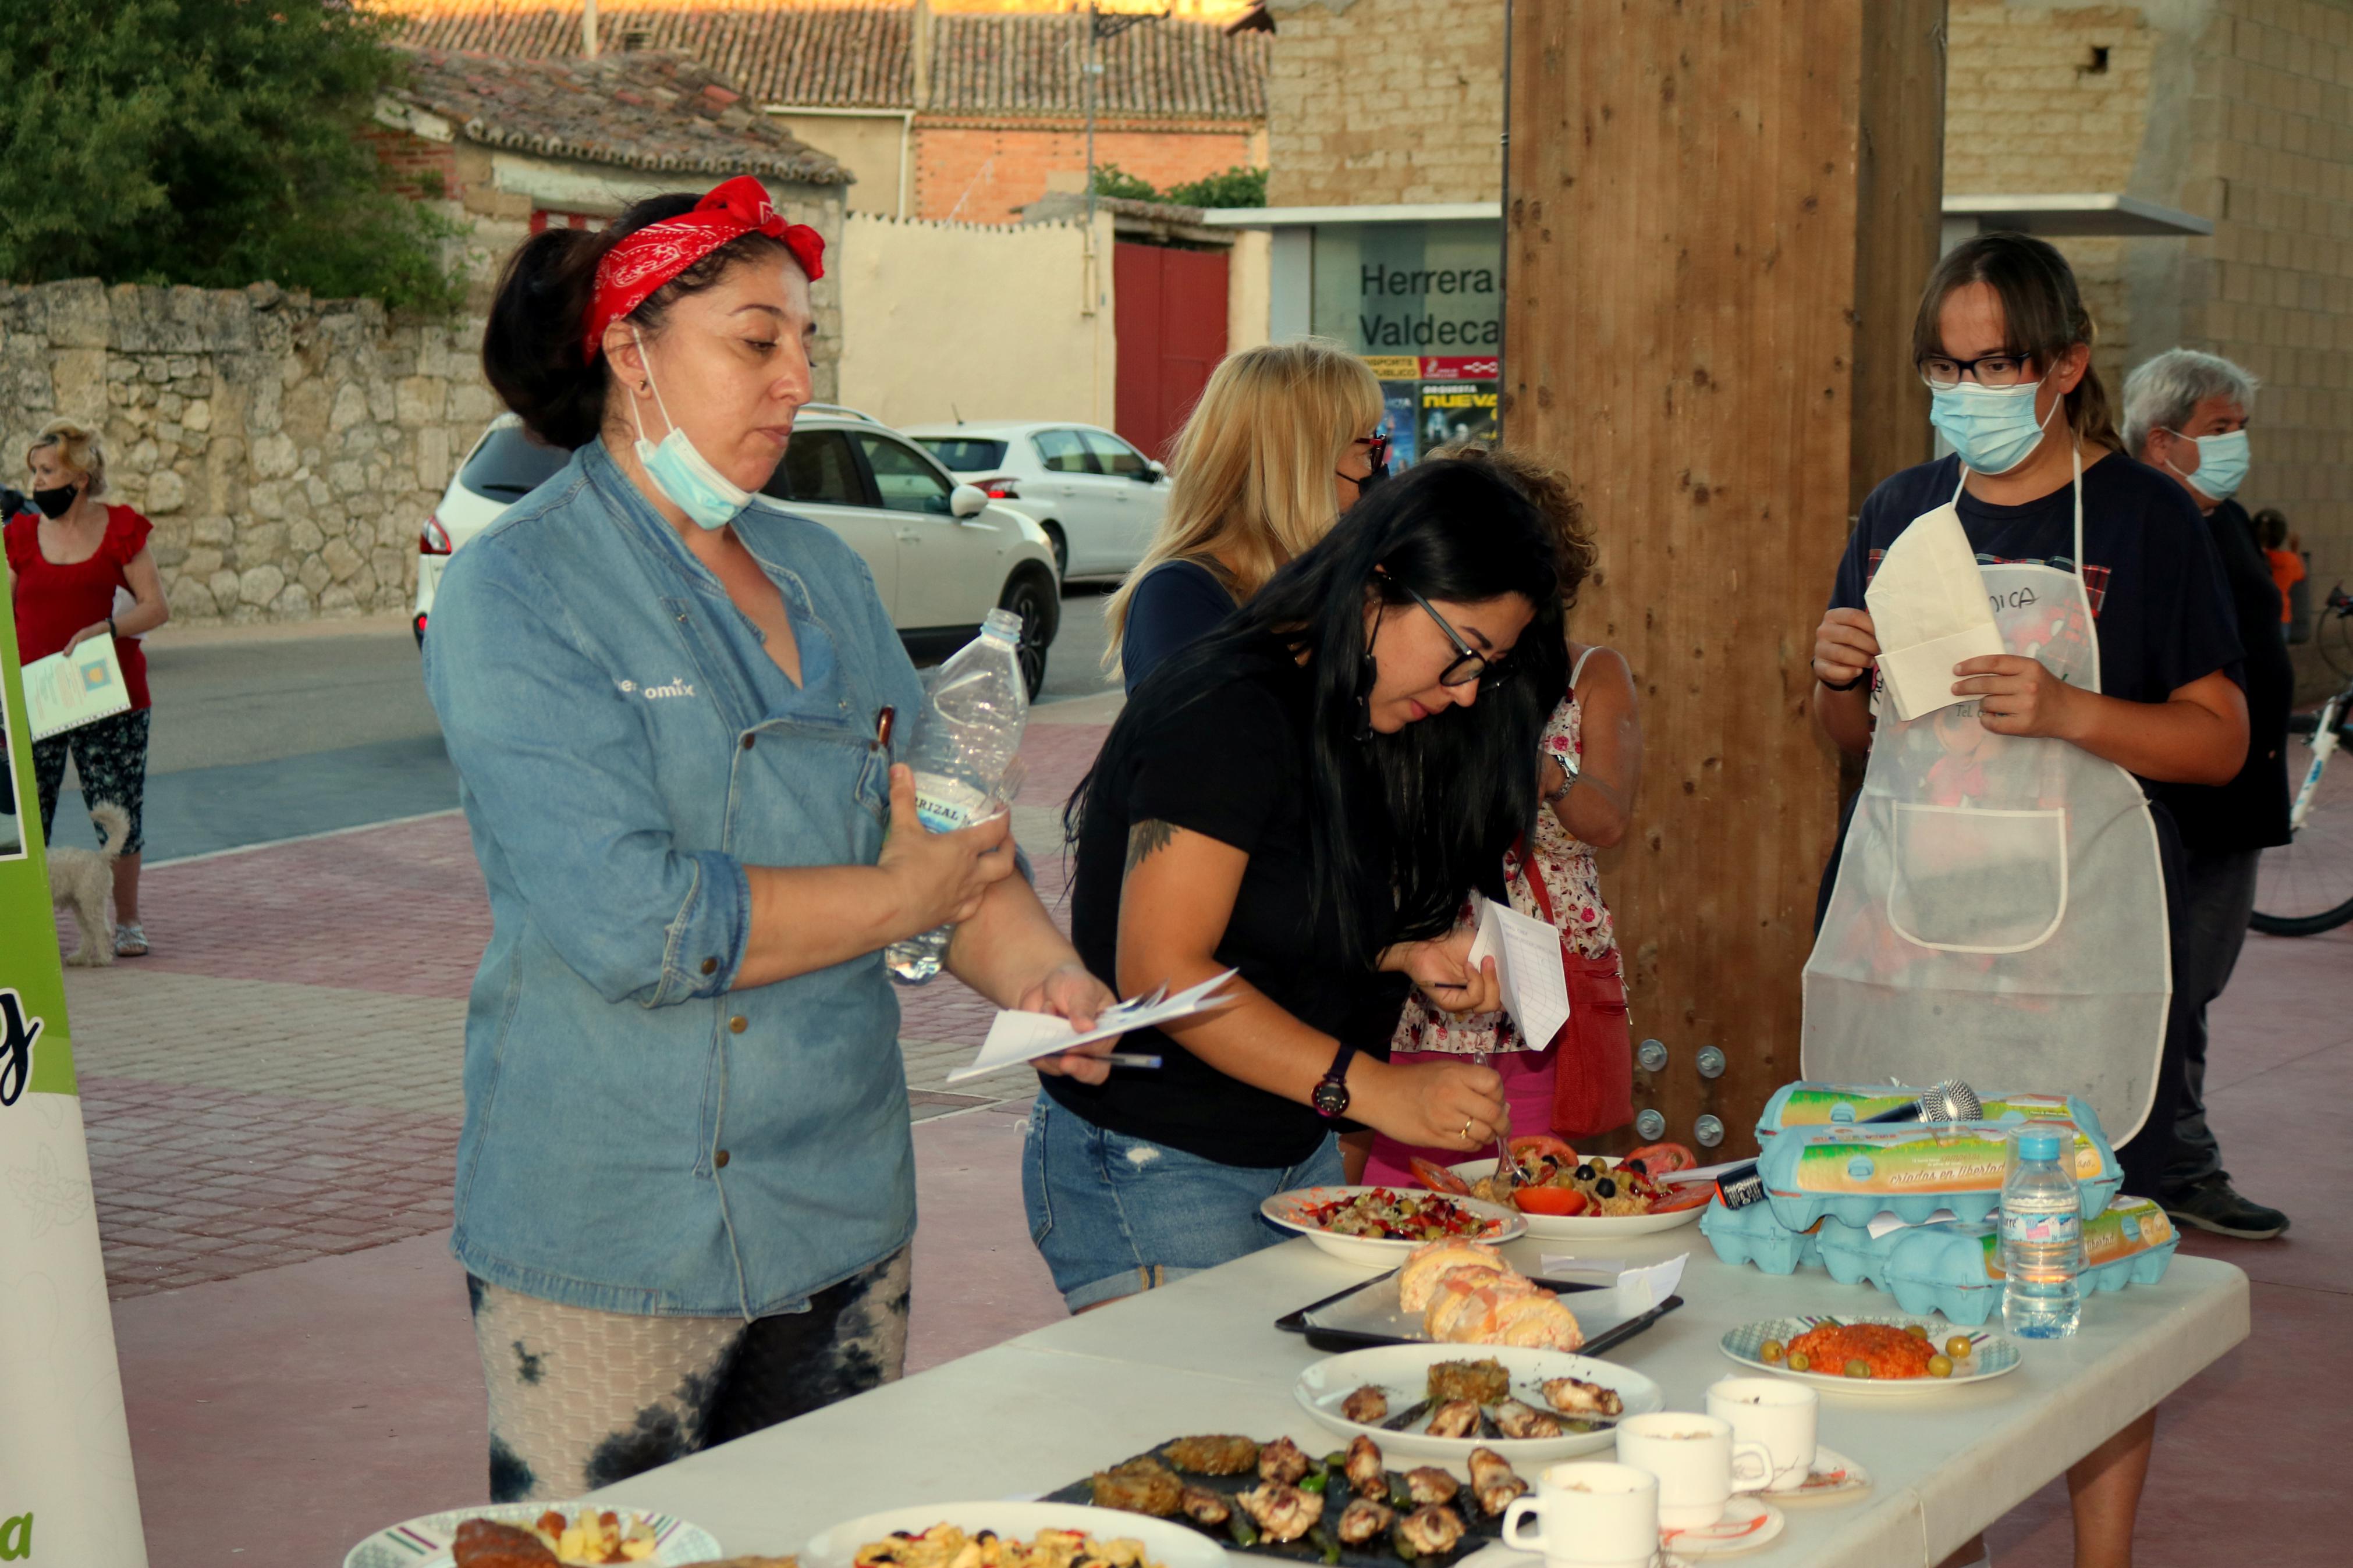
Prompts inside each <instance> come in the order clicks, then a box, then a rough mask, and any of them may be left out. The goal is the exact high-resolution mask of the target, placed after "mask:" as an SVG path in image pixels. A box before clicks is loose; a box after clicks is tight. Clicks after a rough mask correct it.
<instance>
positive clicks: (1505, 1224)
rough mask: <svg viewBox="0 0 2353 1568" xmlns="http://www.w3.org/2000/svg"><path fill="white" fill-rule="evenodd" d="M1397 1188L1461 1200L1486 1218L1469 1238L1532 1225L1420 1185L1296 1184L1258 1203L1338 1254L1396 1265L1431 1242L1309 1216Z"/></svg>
mask: <svg viewBox="0 0 2353 1568" xmlns="http://www.w3.org/2000/svg"><path fill="white" fill-rule="evenodd" d="M1384 1191H1386V1192H1391V1193H1397V1194H1400V1195H1403V1196H1406V1197H1425V1196H1436V1197H1444V1198H1446V1199H1447V1201H1448V1202H1450V1203H1456V1204H1460V1205H1462V1206H1463V1207H1464V1208H1466V1209H1468V1210H1469V1211H1470V1212H1471V1213H1472V1214H1474V1215H1478V1216H1479V1217H1480V1218H1482V1219H1483V1220H1485V1221H1486V1222H1487V1226H1486V1228H1485V1229H1484V1230H1482V1231H1480V1232H1479V1233H1478V1234H1477V1235H1475V1236H1465V1237H1461V1239H1462V1240H1465V1241H1484V1242H1490V1243H1493V1242H1504V1241H1509V1240H1511V1239H1512V1238H1513V1237H1515V1236H1519V1235H1521V1234H1522V1233H1524V1232H1525V1231H1526V1229H1527V1228H1528V1227H1527V1224H1526V1222H1525V1220H1524V1219H1523V1218H1522V1217H1521V1215H1519V1214H1518V1213H1516V1212H1515V1211H1514V1210H1512V1209H1507V1208H1498V1207H1497V1206H1495V1205H1493V1204H1486V1203H1481V1202H1480V1201H1479V1200H1478V1199H1477V1198H1458V1197H1453V1196H1451V1195H1450V1194H1443V1193H1439V1194H1427V1193H1424V1192H1423V1191H1422V1189H1421V1188H1419V1187H1387V1188H1383V1187H1293V1189H1292V1190H1291V1191H1289V1192H1287V1193H1277V1194H1274V1196H1272V1197H1271V1198H1269V1199H1267V1200H1266V1202H1264V1203H1262V1204H1261V1205H1258V1212H1259V1213H1261V1214H1262V1215H1266V1217H1267V1218H1269V1219H1271V1220H1272V1221H1273V1222H1274V1223H1275V1224H1277V1225H1279V1226H1282V1228H1283V1229H1285V1230H1295V1231H1297V1232H1298V1233H1299V1234H1300V1235H1302V1236H1303V1237H1306V1238H1307V1239H1308V1240H1310V1241H1312V1242H1314V1244H1315V1245H1316V1246H1318V1247H1322V1248H1323V1249H1324V1251H1326V1252H1328V1253H1330V1254H1331V1255H1332V1256H1333V1257H1335V1258H1339V1259H1341V1260H1342V1261H1343V1262H1347V1263H1361V1264H1363V1265H1364V1266H1365V1267H1366V1268H1396V1267H1397V1266H1398V1264H1400V1263H1403V1262H1404V1261H1405V1259H1406V1255H1407V1254H1408V1253H1409V1252H1411V1251H1412V1250H1413V1249H1414V1248H1415V1247H1421V1246H1424V1245H1426V1244H1425V1243H1422V1242H1419V1241H1383V1240H1380V1239H1379V1238H1377V1237H1369V1236H1335V1235H1333V1234H1332V1233H1331V1232H1330V1231H1327V1230H1325V1229H1324V1227H1323V1226H1319V1225H1317V1224H1316V1223H1315V1222H1314V1220H1312V1219H1310V1218H1308V1217H1307V1210H1308V1209H1309V1208H1310V1207H1311V1206H1313V1205H1318V1204H1328V1203H1330V1202H1332V1201H1333V1200H1335V1199H1336V1198H1352V1197H1355V1196H1356V1194H1359V1193H1376V1192H1384Z"/></svg>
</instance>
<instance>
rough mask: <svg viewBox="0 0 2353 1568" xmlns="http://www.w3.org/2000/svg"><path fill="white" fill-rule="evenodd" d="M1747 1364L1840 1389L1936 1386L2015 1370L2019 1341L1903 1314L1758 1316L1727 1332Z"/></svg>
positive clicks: (1732, 1351)
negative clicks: (1759, 1317) (1751, 1321)
mask: <svg viewBox="0 0 2353 1568" xmlns="http://www.w3.org/2000/svg"><path fill="white" fill-rule="evenodd" d="M1719 1345H1720V1347H1721V1348H1722V1350H1723V1352H1724V1353H1725V1355H1728V1356H1730V1357H1731V1358H1732V1359H1733V1360H1734V1361H1736V1362H1738V1363H1740V1364H1741V1365H1743V1366H1745V1367H1749V1368H1751V1369H1753V1370H1755V1371H1757V1372H1767V1373H1774V1374H1776V1375H1777V1376H1780V1377H1787V1378H1794V1379H1796V1380H1797V1381H1798V1382H1799V1383H1807V1384H1813V1386H1815V1387H1816V1388H1820V1389H1824V1390H1828V1391H1831V1392H1833V1393H1838V1394H1935V1393H1938V1392H1940V1391H1942V1390H1944V1389H1947V1388H1955V1387H1958V1386H1960V1385H1962V1384H1972V1383H1987V1382H1990V1381H1991V1380H1992V1379H1994V1378H1997V1377H2000V1376H2002V1375H2003V1374H2004V1373H2012V1372H2016V1371H2017V1370H2018V1363H2019V1354H2018V1346H2017V1344H2016V1343H2015V1342H2012V1341H2011V1340H2010V1337H2009V1336H2008V1335H2006V1334H2000V1333H1996V1332H1994V1331H1992V1330H1990V1329H1965V1328H1957V1327H1956V1326H1954V1325H1953V1324H1951V1323H1949V1322H1947V1321H1945V1320H1943V1319H1941V1318H1921V1317H1914V1316H1910V1315H1906V1314H1889V1315H1884V1316H1882V1315H1877V1314H1870V1313H1865V1314H1855V1313H1846V1314H1842V1315H1841V1316H1838V1317H1831V1316H1828V1315H1827V1314H1821V1315H1809V1316H1800V1317H1794V1318H1761V1319H1759V1320H1757V1321H1756V1322H1753V1323H1743V1324H1741V1325H1740V1327H1738V1328H1736V1329H1733V1330H1731V1331H1728V1332H1726V1333H1725V1336H1724V1338H1723V1339H1722V1340H1721V1341H1720V1342H1719Z"/></svg>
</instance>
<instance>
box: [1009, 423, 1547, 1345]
mask: <svg viewBox="0 0 2353 1568" xmlns="http://www.w3.org/2000/svg"><path fill="white" fill-rule="evenodd" d="M1556 571H1557V568H1556V544H1555V541H1554V538H1553V535H1552V531H1551V530H1550V529H1549V528H1548V527H1547V526H1546V521H1545V520H1544V518H1543V517H1542V516H1541V515H1540V514H1539V513H1538V511H1537V510H1536V509H1535V507H1534V506H1533V505H1531V504H1530V503H1529V502H1528V500H1526V499H1525V497H1524V496H1522V495H1521V494H1520V493H1519V492H1518V491H1517V490H1516V489H1513V488H1512V487H1511V486H1510V485H1507V484H1505V483H1504V482H1503V481H1502V480H1500V479H1497V478H1496V477H1495V476H1494V475H1493V473H1492V472H1489V471H1487V470H1485V469H1484V468H1481V467H1479V466H1477V465H1473V464H1469V463H1461V462H1433V463H1426V464H1424V465H1422V466H1421V467H1419V468H1416V469H1414V470H1413V471H1412V472H1411V473H1410V474H1409V475H1407V476H1406V477H1405V478H1403V479H1397V480H1393V481H1391V482H1390V483H1388V484H1387V485H1383V486H1381V487H1380V488H1379V489H1375V490H1374V491H1372V492H1371V493H1370V494H1369V495H1368V496H1366V499H1365V500H1363V501H1362V502H1360V503H1359V504H1358V505H1357V506H1356V508H1355V509H1354V510H1351V511H1350V512H1349V514H1348V516H1347V517H1346V518H1345V519H1344V520H1343V521H1341V523H1340V525H1339V526H1338V527H1337V528H1335V530H1334V531H1332V533H1330V534H1329V535H1328V536H1326V537H1325V538H1324V540H1323V541H1322V542H1319V543H1317V544H1316V545H1314V547H1313V548H1311V549H1309V550H1307V551H1306V552H1303V554H1301V555H1300V556H1299V557H1298V558H1297V559H1295V560H1293V561H1292V562H1291V563H1289V564H1288V565H1286V566H1284V567H1283V568H1282V570H1281V571H1279V572H1277V573H1276V574H1275V575H1274V576H1273V578H1272V579H1271V581H1270V582H1269V583H1268V584H1267V585H1266V586H1265V587H1264V588H1262V589H1261V590H1260V591H1259V592H1258V593H1257V594H1256V595H1253V596H1252V597H1251V598H1250V602H1249V603H1248V604H1246V605H1243V606H1242V607H1241V608H1240V610H1239V611H1238V612H1236V614H1235V616H1234V617H1233V619H1232V620H1230V621H1229V622H1228V623H1227V624H1226V625H1225V626H1222V627H1220V628H1219V630H1218V631H1216V632H1215V633H1213V634H1211V635H1210V636H1209V637H1206V638H1204V639H1203V640H1202V641H1200V642H1198V643H1197V644H1195V645H1194V646H1192V647H1189V648H1187V649H1186V650H1184V651H1183V652H1182V653H1179V654H1177V655H1175V656H1173V657H1172V658H1169V659H1168V660H1167V662H1166V663H1165V664H1164V665H1163V666H1162V667H1161V668H1158V669H1157V670H1155V672H1154V673H1153V674H1152V676H1151V677H1150V678H1148V679H1145V681H1144V683H1143V684H1142V685H1141V686H1140V687H1139V688H1138V689H1137V690H1136V692H1135V694H1134V697H1133V698H1132V699H1131V700H1130V701H1129V703H1128V705H1127V708H1126V710H1125V711H1124V713H1122V715H1121V716H1120V720H1119V722H1118V723H1117V724H1116V725H1114V726H1113V730H1112V732H1111V735H1110V737H1109V738H1108V739H1107V740H1106V741H1105V742H1104V744H1103V751H1102V752H1101V754H1100V755H1099V756H1098V757H1097V758H1096V761H1095V766H1094V768H1093V770H1092V772H1091V773H1089V774H1088V775H1087V778H1086V780H1085V781H1084V782H1083V783H1082V784H1081V785H1080V786H1079V792H1078V794H1077V795H1075V796H1074V797H1073V798H1072V801H1071V808H1070V816H1069V822H1070V825H1071V832H1072V836H1073V837H1074V838H1075V839H1076V841H1077V845H1078V867H1077V873H1076V877H1075V879H1074V896H1073V903H1072V909H1071V927H1072V930H1073V931H1074V933H1075V937H1074V941H1075V943H1076V945H1077V947H1078V950H1079V953H1080V956H1081V957H1082V959H1084V960H1085V962H1086V964H1087V966H1088V968H1089V969H1090V970H1092V972H1093V973H1095V974H1096V975H1097V976H1098V977H1100V978H1101V979H1103V981H1104V982H1105V983H1106V984H1109V985H1111V986H1112V987H1113V989H1115V990H1117V991H1119V992H1120V993H1121V994H1126V995H1133V994H1137V993H1139V992H1144V991H1149V990H1151V989H1153V988H1154V987H1155V986H1158V985H1160V984H1164V983H1165V984H1168V985H1170V986H1172V987H1175V986H1183V985H1188V984H1193V983H1195V982H1197V981H1199V980H1203V979H1206V978H1208V976H1210V975H1213V974H1215V973H1219V971H1221V970H1224V969H1227V968H1234V969H1238V970H1239V971H1240V977H1239V979H1238V980H1237V981H1236V982H1234V983H1233V984H1231V985H1230V986H1229V991H1230V992H1231V993H1232V994H1234V995H1235V996H1236V998H1237V999H1236V1000H1235V1001H1234V1002H1233V1003H1232V1004H1231V1005H1228V1006H1225V1007H1223V1008H1220V1009H1219V1010H1217V1011H1214V1012H1210V1013H1208V1014H1204V1015H1201V1016H1197V1017H1193V1018H1188V1019H1186V1020H1184V1021H1182V1022H1180V1023H1176V1024H1173V1025H1171V1026H1168V1028H1167V1029H1166V1031H1165V1033H1164V1032H1162V1031H1155V1030H1145V1031H1139V1032H1137V1033H1135V1034H1132V1035H1130V1036H1129V1037H1127V1047H1126V1048H1128V1049H1131V1050H1134V1051H1138V1052H1157V1053H1158V1054H1159V1055H1160V1056H1161V1057H1162V1058H1163V1059H1164V1063H1165V1065H1164V1067H1163V1068H1162V1069H1161V1070H1160V1071H1159V1072H1158V1073H1154V1074H1145V1073H1134V1074H1125V1075H1117V1076H1114V1077H1113V1079H1110V1080H1109V1081H1107V1082H1105V1083H1103V1084H1101V1085H1095V1086H1074V1085H1072V1084H1070V1083H1066V1082H1063V1081H1061V1080H1060V1079H1055V1080H1051V1081H1049V1082H1048V1083H1047V1085H1046V1088H1045V1093H1044V1094H1042V1095H1041V1096H1040V1097H1039V1100H1038V1103H1037V1107H1036V1110H1035V1112H1034V1114H1033V1115H1032V1117H1031V1120H1030V1127H1029V1142H1028V1146H1027V1149H1026V1152H1025V1160H1024V1166H1023V1179H1022V1187H1023V1193H1024V1195H1025V1197H1026V1198H1027V1201H1028V1205H1029V1221H1030V1231H1031V1236H1032V1237H1033V1239H1035V1241H1036V1242H1037V1244H1038V1247H1039V1251H1040V1252H1042V1253H1043V1254H1044V1255H1045V1258H1046V1261H1047V1263H1048V1264H1049V1266H1050V1267H1051V1268H1052V1269H1053V1272H1054V1282H1055V1285H1056V1287H1057V1288H1058V1289H1060V1290H1061V1291H1062V1294H1063V1299H1064V1300H1065V1301H1067V1302H1068V1303H1069V1304H1070V1306H1071V1310H1074V1311H1075V1310H1083V1309H1085V1308H1088V1307H1092V1306H1095V1305H1099V1304H1101V1303H1103V1302H1104V1301H1109V1300H1114V1299H1116V1298H1118V1297H1121V1296H1125V1295H1129V1294H1132V1293H1134V1292H1135V1291H1137V1290H1142V1289H1150V1288H1152V1287H1153V1286H1155V1285H1159V1284H1163V1283H1166V1281H1168V1280H1169V1279H1174V1278H1176V1277H1178V1276H1180V1275H1182V1274H1185V1273H1189V1272H1191V1271H1194V1270H1197V1269H1200V1268H1210V1267H1213V1266H1215V1265H1217V1264H1219V1263H1223V1262H1227V1261H1229V1259H1232V1258H1239V1257H1240V1256H1242V1255H1243V1254H1244V1253H1247V1252H1250V1251H1253V1250H1255V1249H1257V1248H1258V1247H1263V1246H1266V1245H1268V1244H1270V1243H1271V1242H1273V1241H1275V1240H1279V1239H1280V1237H1279V1235H1278V1234H1277V1233H1276V1232H1274V1231H1273V1230H1272V1229H1271V1228H1270V1227H1268V1226H1266V1225H1265V1224H1264V1222H1263V1221H1261V1219H1260V1218H1259V1215H1258V1205H1259V1204H1260V1203H1261V1201H1262V1200H1263V1199H1265V1198H1266V1197H1268V1196H1270V1195H1271V1194H1274V1193H1276V1192H1280V1191H1282V1190H1283V1189H1285V1188H1288V1187H1293V1186H1301V1185H1309V1184H1317V1183H1325V1182H1336V1181H1338V1180H1339V1179H1340V1174H1341V1163H1340V1156H1339V1152H1338V1150H1337V1146H1336V1142H1335V1138H1334V1136H1333V1132H1334V1130H1335V1127H1337V1126H1338V1125H1340V1119H1341V1118H1342V1117H1343V1116H1344V1115H1345V1116H1346V1117H1349V1118H1353V1119H1355V1120H1356V1121H1361V1122H1363V1123H1365V1124H1366V1125H1368V1126H1371V1127H1373V1128H1374V1129H1376V1130H1377V1131H1384V1132H1388V1134H1390V1135H1391V1136H1393V1137H1396V1138H1398V1139H1399V1140H1400V1141H1402V1142H1409V1143H1414V1144H1435V1145H1442V1146H1446V1147H1451V1148H1457V1149H1460V1150H1461V1151H1462V1152H1463V1153H1464V1154H1465V1155H1466V1156H1468V1155H1471V1154H1473V1153H1475V1152H1477V1151H1478V1150H1480V1149H1482V1148H1484V1147H1486V1146H1487V1145H1488V1144H1490V1143H1491V1142H1493V1139H1494V1138H1495V1136H1496V1134H1497V1133H1498V1132H1501V1131H1504V1130H1505V1128H1506V1127H1507V1124H1508V1120H1509V1119H1508V1117H1507V1115H1506V1112H1505V1110H1504V1100H1503V1095H1502V1092H1501V1080H1500V1079H1498V1078H1497V1076H1496V1075H1495V1074H1494V1073H1493V1072H1492V1071H1490V1070H1489V1069H1487V1068H1484V1067H1482V1066H1479V1065H1477V1064H1475V1063H1472V1062H1470V1061H1444V1062H1427V1063H1420V1064H1417V1065H1414V1066H1409V1067H1396V1068H1392V1067H1390V1066H1389V1065H1388V1062H1387V1060H1386V1059H1385V1058H1386V1055H1387V1044H1388V1037H1389V1033H1390V1031H1391V1029H1392V1028H1393V1027H1394V1026H1395V1025H1396V1022H1397V1016H1398V1006H1399V1005H1400V1003H1401V1002H1402V1000H1403V995H1404V990H1403V985H1402V983H1401V982H1399V981H1397V980H1394V979H1392V978H1391V977H1393V976H1406V977H1410V978H1411V979H1412V980H1414V981H1417V982H1419V984H1421V986H1422V988H1423V990H1424V991H1425V992H1426V993H1427V994H1429V995H1430V998H1431V999H1432V1000H1433V1001H1434V1002H1436V1003H1437V1004H1438V1005H1440V1006H1441V1007H1445V1008H1449V1009H1453V1010H1471V1009H1487V1008H1493V1006H1495V1005H1497V1001H1498V986H1497V984H1496V982H1495V980H1494V977H1493V966H1492V964H1490V965H1488V966H1485V967H1484V968H1483V969H1482V970H1473V969H1472V967H1471V965H1470V964H1469V963H1468V954H1469V945H1470V938H1469V934H1468V933H1467V932H1462V931H1456V930H1455V918H1454V917H1455V911H1456V910H1457V908H1458V907H1459V906H1460V904H1461V900H1462V897H1463V895H1464V893H1465V892H1466V891H1467V890H1468V889H1471V888H1472V887H1477V886H1482V884H1489V883H1495V882H1498V881H1499V880H1500V877H1499V873H1498V869H1497V868H1498V867H1499V865H1500V863H1501V854H1502V850H1503V847H1504V845H1506V844H1509V843H1510V842H1511V840H1512V839H1513V837H1514V836H1515V835H1516V834H1517V833H1518V832H1519V831H1520V830H1521V829H1522V828H1524V827H1525V826H1527V824H1528V823H1529V822H1530V821H1531V820H1532V819H1533V818H1534V816H1535V804H1536V802H1535V770H1533V769H1531V768H1530V767H1528V765H1527V757H1528V754H1529V752H1531V751H1533V750H1534V749H1535V742H1536V736H1537V733H1538V731H1540V730H1541V728H1542V725H1543V722H1544V718H1545V715H1546V713H1547V712H1549V711H1550V710H1551V707H1552V704H1553V702H1554V700H1556V698H1557V697H1558V695H1559V693H1560V690H1561V688H1562V683H1563V680H1564V679H1565V673H1566V672H1565V669H1563V668H1559V667H1560V666H1561V665H1562V664H1563V663H1564V658H1563V657H1562V656H1563V653H1564V649H1565V647H1566V644H1565V642H1564V640H1563V636H1562V631H1561V625H1560V606H1559V601H1558V595H1557V594H1556ZM1515 648H1517V649H1520V650H1523V651H1520V652H1518V653H1515V652H1514V649H1515ZM1523 662H1525V665H1526V666H1527V668H1514V666H1515V665H1520V664H1522V663H1523ZM1490 890H1491V891H1496V892H1500V888H1491V889H1490Z"/></svg>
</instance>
